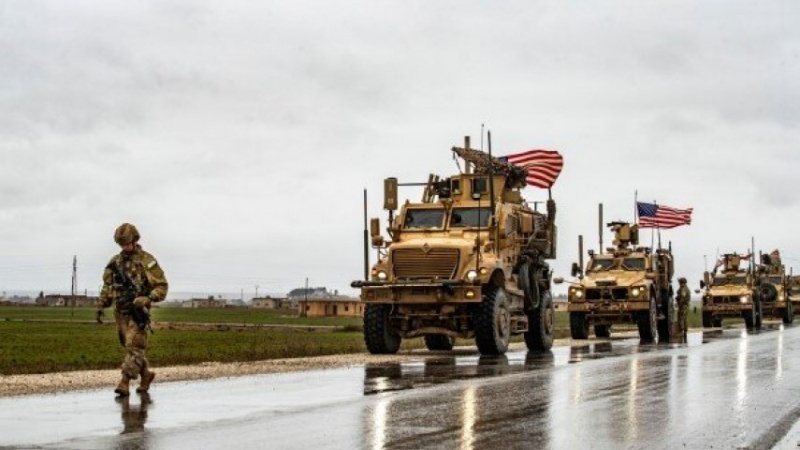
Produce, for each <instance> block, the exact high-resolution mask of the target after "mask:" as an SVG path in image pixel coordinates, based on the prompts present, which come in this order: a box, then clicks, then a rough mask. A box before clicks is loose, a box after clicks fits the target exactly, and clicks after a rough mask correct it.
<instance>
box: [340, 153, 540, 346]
mask: <svg viewBox="0 0 800 450" xmlns="http://www.w3.org/2000/svg"><path fill="white" fill-rule="evenodd" d="M490 142H491V141H490ZM489 149H490V150H489V153H488V154H487V153H485V152H482V151H479V150H475V149H471V148H470V146H469V140H468V139H467V140H465V146H464V147H463V148H459V147H453V148H452V151H453V152H454V153H455V155H457V156H458V157H460V158H461V159H463V160H464V163H465V170H464V171H463V172H461V173H457V174H455V175H452V176H449V177H446V178H441V177H439V176H435V175H431V176H429V178H428V182H427V183H405V184H404V183H399V182H398V181H397V180H396V179H394V178H389V179H387V180H386V181H385V183H384V191H385V193H384V208H385V209H386V210H388V213H389V226H388V230H387V231H388V234H389V238H388V239H386V238H384V237H383V235H382V234H381V232H380V222H379V219H377V218H374V219H371V221H370V234H371V239H370V240H371V243H372V246H373V247H374V248H375V249H377V251H378V261H377V263H376V264H375V265H374V266H372V268H371V271H370V273H369V277H368V278H369V279H366V280H359V281H354V282H353V283H351V286H353V287H355V288H360V289H361V300H362V301H363V302H364V303H365V304H366V305H365V312H364V341H365V343H366V346H367V349H368V350H369V352H370V353H373V354H392V353H396V352H397V351H398V349H399V348H400V343H401V340H403V339H411V338H416V337H423V339H424V340H425V345H426V346H427V348H428V349H430V350H450V349H452V348H453V344H454V339H455V338H468V339H473V338H474V340H475V344H476V345H477V347H478V350H479V351H480V352H481V353H482V354H488V355H495V354H503V353H504V352H505V351H506V350H507V348H508V344H509V339H510V336H511V335H514V334H520V333H521V334H523V335H524V338H525V343H526V344H527V346H528V348H529V349H531V350H546V349H549V348H550V347H551V346H552V344H553V331H554V322H555V308H554V305H553V300H552V296H551V293H550V287H551V279H552V272H551V270H550V266H549V265H548V263H547V260H549V259H553V258H555V257H556V225H555V216H556V204H555V201H554V200H553V199H552V198H548V199H547V200H546V207H545V208H546V211H538V210H537V209H536V207H535V206H536V204H534V207H531V205H529V204H528V203H527V202H526V201H525V200H524V199H523V197H522V195H521V193H520V189H521V188H523V187H525V185H526V181H525V179H526V171H525V170H524V169H521V168H519V167H517V166H513V165H511V164H508V163H505V162H503V161H501V160H500V159H498V158H494V157H492V156H491V145H490V146H489ZM414 185H421V186H424V191H423V195H422V199H421V201H419V202H412V201H410V200H406V201H405V203H404V204H403V205H402V206H401V207H400V208H399V213H397V215H394V213H395V211H396V210H397V209H398V203H397V189H398V187H402V186H414Z"/></svg>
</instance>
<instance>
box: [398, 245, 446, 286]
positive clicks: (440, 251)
mask: <svg viewBox="0 0 800 450" xmlns="http://www.w3.org/2000/svg"><path fill="white" fill-rule="evenodd" d="M392 268H393V269H394V276H395V277H397V278H400V279H434V278H438V279H451V278H453V276H454V275H455V271H456V268H458V249H455V248H431V249H429V250H428V251H427V252H425V251H424V250H423V249H421V248H402V249H397V250H394V251H393V252H392Z"/></svg>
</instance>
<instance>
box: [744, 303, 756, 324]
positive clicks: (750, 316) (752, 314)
mask: <svg viewBox="0 0 800 450" xmlns="http://www.w3.org/2000/svg"><path fill="white" fill-rule="evenodd" d="M742 317H743V318H744V326H745V327H747V329H748V330H752V329H753V328H755V325H756V308H755V305H753V309H749V310H747V311H742Z"/></svg>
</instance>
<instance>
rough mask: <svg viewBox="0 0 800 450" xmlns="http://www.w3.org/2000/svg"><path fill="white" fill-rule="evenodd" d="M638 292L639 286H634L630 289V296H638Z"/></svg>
mask: <svg viewBox="0 0 800 450" xmlns="http://www.w3.org/2000/svg"><path fill="white" fill-rule="evenodd" d="M639 292H640V290H639V288H638V287H635V288H633V289H631V296H632V297H638V296H639Z"/></svg>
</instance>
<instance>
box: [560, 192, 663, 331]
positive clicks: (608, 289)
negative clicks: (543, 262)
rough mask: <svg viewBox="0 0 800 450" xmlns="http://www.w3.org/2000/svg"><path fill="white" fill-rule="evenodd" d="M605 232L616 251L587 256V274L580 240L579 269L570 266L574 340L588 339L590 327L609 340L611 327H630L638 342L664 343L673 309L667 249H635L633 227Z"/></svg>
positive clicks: (616, 227)
mask: <svg viewBox="0 0 800 450" xmlns="http://www.w3.org/2000/svg"><path fill="white" fill-rule="evenodd" d="M601 211H602V207H601ZM600 223H601V225H602V214H601V220H600ZM607 226H608V227H609V228H610V229H611V231H612V232H614V241H613V243H614V247H610V248H608V249H606V252H601V253H594V252H593V251H591V250H590V251H589V262H588V264H587V265H586V267H585V271H584V269H583V238H582V237H581V238H580V240H579V252H580V256H579V258H580V263H575V264H573V266H572V275H573V276H577V277H578V281H577V282H573V283H571V284H570V286H569V288H568V291H567V301H568V303H567V311H569V323H570V334H571V335H572V338H573V339H587V338H588V337H589V329H590V327H591V326H594V334H595V336H597V337H610V336H611V327H612V326H613V325H615V324H627V323H632V324H636V326H637V328H638V330H639V338H640V339H641V341H642V342H653V341H657V340H658V339H659V336H660V339H661V340H662V341H668V340H669V334H670V317H672V315H673V314H672V310H673V308H674V307H673V303H674V302H673V290H672V286H671V282H672V276H673V272H674V260H673V257H672V251H671V249H658V250H656V251H655V252H653V251H651V249H650V248H649V247H641V246H639V227H638V226H637V225H632V224H630V223H627V222H611V223H609V224H607ZM600 248H602V227H601V244H600Z"/></svg>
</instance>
